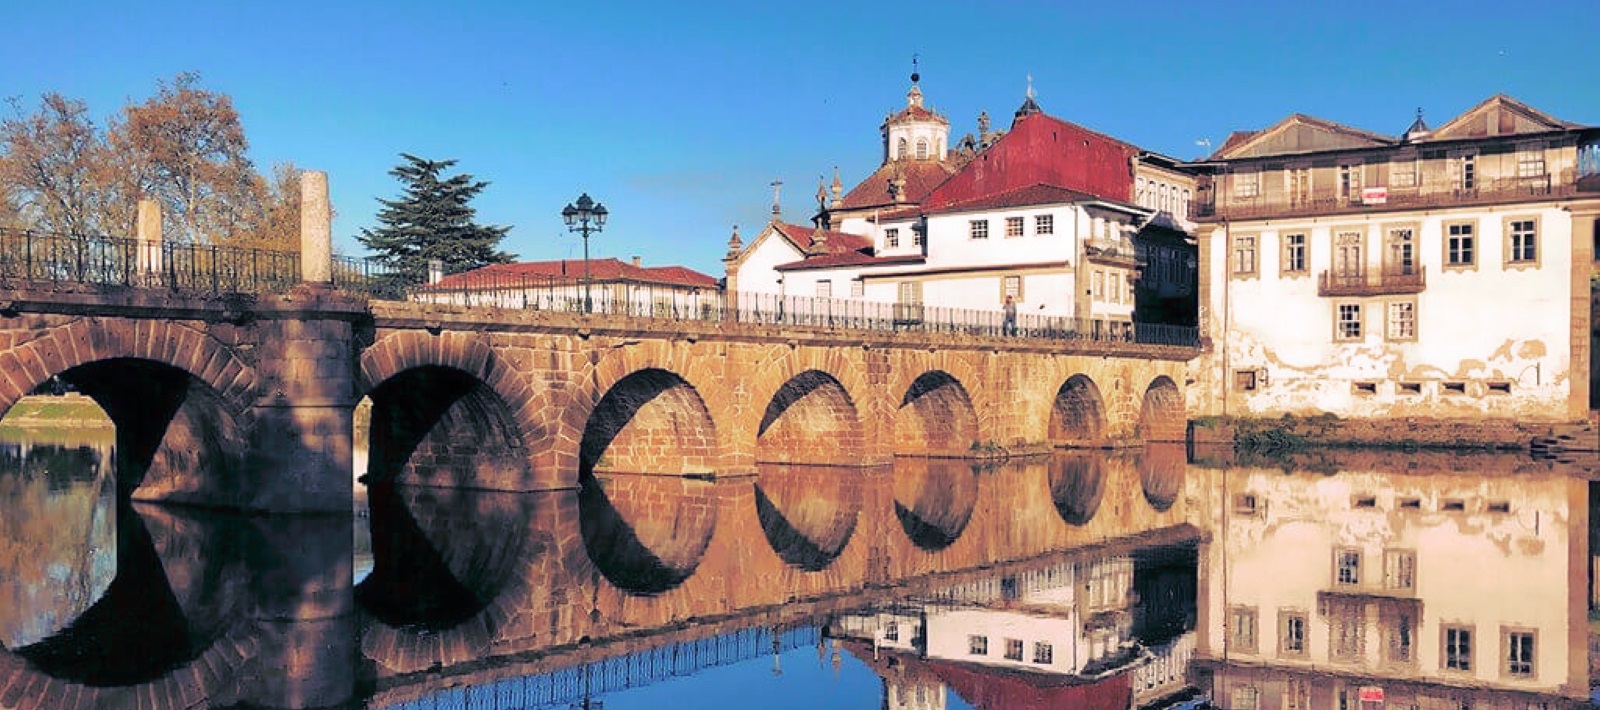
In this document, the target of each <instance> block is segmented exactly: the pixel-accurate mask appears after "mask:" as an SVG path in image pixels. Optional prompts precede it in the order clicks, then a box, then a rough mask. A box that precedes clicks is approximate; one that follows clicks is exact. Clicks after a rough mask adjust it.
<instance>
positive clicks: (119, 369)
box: [35, 357, 249, 506]
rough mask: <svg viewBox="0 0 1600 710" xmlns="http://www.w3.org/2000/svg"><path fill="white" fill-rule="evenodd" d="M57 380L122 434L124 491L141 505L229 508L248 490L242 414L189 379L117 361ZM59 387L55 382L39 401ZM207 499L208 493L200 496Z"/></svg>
mask: <svg viewBox="0 0 1600 710" xmlns="http://www.w3.org/2000/svg"><path fill="white" fill-rule="evenodd" d="M56 378H57V379H59V380H60V381H61V382H63V383H65V384H66V385H68V386H70V388H71V389H75V390H77V391H78V392H81V393H82V394H83V395H85V396H87V397H89V398H90V399H92V400H94V402H95V404H97V405H99V407H100V409H101V410H102V411H104V412H105V414H106V416H107V417H108V418H109V419H110V420H111V423H112V425H113V426H114V427H115V428H116V470H117V486H118V490H119V491H120V492H121V493H122V494H123V495H127V496H130V497H133V498H138V499H149V498H161V497H179V498H182V497H185V496H188V497H192V498H193V500H192V501H191V502H199V503H206V504H218V505H224V506H226V505H228V504H229V500H230V499H231V498H232V497H233V495H236V494H230V491H236V490H240V489H245V488H248V487H249V486H248V484H247V483H246V482H244V481H241V480H235V479H236V477H238V476H240V475H241V471H242V469H243V466H241V464H242V462H243V459H244V444H245V442H244V439H245V436H244V434H243V432H244V430H245V428H246V427H245V425H244V424H243V423H242V422H241V421H240V419H241V416H240V413H239V412H238V407H237V406H235V405H233V404H232V403H230V402H229V401H228V400H226V399H225V398H224V396H223V395H222V394H221V393H219V392H217V391H216V390H215V389H213V388H212V387H211V386H210V385H209V384H207V383H206V382H204V381H202V380H200V379H199V378H198V377H195V376H194V375H192V374H190V373H189V372H187V371H185V370H182V369H179V368H177V367H174V366H172V365H168V364H166V363H163V362H157V361H154V360H146V359H142V358H131V357H117V358H109V359H105V360H96V361H93V362H88V363H84V364H82V365H77V366H74V367H71V368H68V369H66V370H64V371H62V372H60V373H58V374H57V375H56ZM50 386H52V383H51V382H49V381H48V380H47V381H46V382H45V383H44V384H42V385H40V388H39V389H36V390H35V393H42V392H43V390H44V389H45V388H48V387H50ZM201 491H204V492H201Z"/></svg>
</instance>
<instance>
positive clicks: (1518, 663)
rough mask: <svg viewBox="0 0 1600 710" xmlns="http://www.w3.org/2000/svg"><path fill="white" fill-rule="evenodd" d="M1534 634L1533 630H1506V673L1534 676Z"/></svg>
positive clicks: (1519, 676)
mask: <svg viewBox="0 0 1600 710" xmlns="http://www.w3.org/2000/svg"><path fill="white" fill-rule="evenodd" d="M1533 641H1534V636H1533V632H1532V631H1506V632H1505V633H1504V643H1505V647H1506V655H1505V658H1506V665H1505V668H1504V670H1505V674H1506V675H1509V676H1516V677H1518V678H1532V677H1533V671H1534V667H1535V665H1534V656H1533V651H1534V644H1533Z"/></svg>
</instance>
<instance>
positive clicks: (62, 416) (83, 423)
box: [0, 392, 114, 438]
mask: <svg viewBox="0 0 1600 710" xmlns="http://www.w3.org/2000/svg"><path fill="white" fill-rule="evenodd" d="M113 430H114V426H113V425H112V423H111V418H110V417H107V416H106V413H105V411H104V410H102V409H100V405H98V404H95V402H94V400H92V399H90V398H88V397H85V396H83V395H81V394H78V393H76V392H70V393H67V394H63V395H28V396H26V397H23V398H22V399H19V400H17V403H16V404H14V405H11V409H10V410H8V411H7V412H6V415H5V418H3V419H0V438H8V437H13V436H16V435H19V434H27V435H35V434H41V433H42V434H48V433H52V432H65V431H72V432H89V431H92V432H96V433H98V432H102V431H104V432H110V431H113Z"/></svg>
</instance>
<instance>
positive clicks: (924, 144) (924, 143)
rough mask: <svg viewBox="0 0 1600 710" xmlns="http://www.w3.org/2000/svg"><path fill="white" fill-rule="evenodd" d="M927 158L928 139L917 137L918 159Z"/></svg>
mask: <svg viewBox="0 0 1600 710" xmlns="http://www.w3.org/2000/svg"><path fill="white" fill-rule="evenodd" d="M927 159H928V139H926V138H918V139H917V160H927Z"/></svg>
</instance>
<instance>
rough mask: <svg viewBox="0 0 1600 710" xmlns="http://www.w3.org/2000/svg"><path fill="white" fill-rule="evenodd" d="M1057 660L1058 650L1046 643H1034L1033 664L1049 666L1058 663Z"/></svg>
mask: <svg viewBox="0 0 1600 710" xmlns="http://www.w3.org/2000/svg"><path fill="white" fill-rule="evenodd" d="M1055 658H1056V649H1055V647H1054V646H1051V645H1050V644H1049V643H1046V642H1044V641H1035V642H1034V643H1033V662H1034V663H1043V664H1045V665H1049V664H1051V663H1055V662H1056V661H1055Z"/></svg>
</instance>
